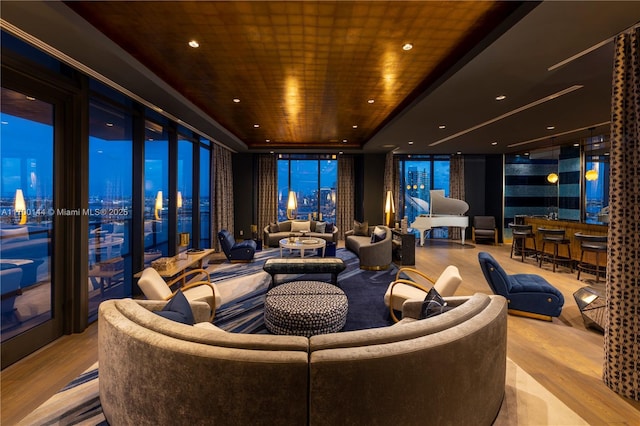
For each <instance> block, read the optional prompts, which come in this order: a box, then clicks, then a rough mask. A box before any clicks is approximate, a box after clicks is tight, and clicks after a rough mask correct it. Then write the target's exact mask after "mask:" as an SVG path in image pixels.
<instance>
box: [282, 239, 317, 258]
mask: <svg viewBox="0 0 640 426" xmlns="http://www.w3.org/2000/svg"><path fill="white" fill-rule="evenodd" d="M279 243H280V257H282V249H283V248H288V249H289V250H300V257H304V251H305V250H315V249H319V248H321V249H322V257H324V248H325V247H326V246H327V242H326V241H325V240H323V239H322V238H304V237H296V238H294V239H293V241H291V240H290V239H289V238H283V239H281V240H280V241H279Z"/></svg>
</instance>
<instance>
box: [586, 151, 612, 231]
mask: <svg viewBox="0 0 640 426" xmlns="http://www.w3.org/2000/svg"><path fill="white" fill-rule="evenodd" d="M585 170H586V172H585V221H586V222H587V223H609V156H608V155H587V156H586V164H585Z"/></svg>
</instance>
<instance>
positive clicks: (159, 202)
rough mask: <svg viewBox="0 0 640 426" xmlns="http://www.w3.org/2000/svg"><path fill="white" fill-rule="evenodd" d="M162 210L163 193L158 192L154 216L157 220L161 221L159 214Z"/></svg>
mask: <svg viewBox="0 0 640 426" xmlns="http://www.w3.org/2000/svg"><path fill="white" fill-rule="evenodd" d="M161 210H162V191H158V195H156V205H155V208H154V214H155V218H156V220H160V214H159V212H160V211H161Z"/></svg>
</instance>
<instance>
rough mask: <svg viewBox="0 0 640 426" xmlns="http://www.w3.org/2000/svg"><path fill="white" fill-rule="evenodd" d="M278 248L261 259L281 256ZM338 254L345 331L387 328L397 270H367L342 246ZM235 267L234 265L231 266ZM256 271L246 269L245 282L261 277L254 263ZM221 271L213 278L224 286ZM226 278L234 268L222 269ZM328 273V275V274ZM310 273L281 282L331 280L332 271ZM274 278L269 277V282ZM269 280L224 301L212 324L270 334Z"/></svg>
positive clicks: (252, 267)
mask: <svg viewBox="0 0 640 426" xmlns="http://www.w3.org/2000/svg"><path fill="white" fill-rule="evenodd" d="M279 254H280V252H279V250H275V253H274V252H273V251H272V253H271V254H269V253H267V254H264V255H263V256H262V257H261V259H260V260H258V262H262V264H264V261H265V260H266V259H268V258H270V257H273V256H276V255H278V256H279ZM336 257H338V258H340V259H342V260H343V261H344V263H345V265H346V266H347V267H346V269H345V270H344V271H343V272H342V273H341V274H340V275H338V286H339V287H340V288H341V289H342V290H343V291H344V292H345V294H346V295H347V300H348V303H349V310H348V312H347V322H346V324H345V327H344V331H350V330H361V329H365V328H375V327H385V326H389V325H391V324H392V321H391V318H390V316H389V308H387V306H386V305H385V304H384V294H385V292H386V291H387V287H388V286H389V283H390V282H391V281H392V280H393V279H394V278H395V276H396V273H397V271H398V269H397V268H396V266H395V265H393V264H392V265H391V266H390V267H389V268H388V269H387V270H384V271H365V270H362V269H360V266H359V261H358V257H357V256H356V255H355V254H354V253H353V252H351V251H349V250H346V249H343V248H340V249H338V250H336ZM230 269H232V268H230ZM251 269H253V271H254V272H253V273H246V272H243V274H244V277H245V281H246V280H249V281H253V282H256V281H258V280H259V278H256V277H255V276H256V275H257V274H259V273H260V272H259V271H257V270H256V268H255V266H254V265H252V266H251ZM218 272H219V271H218V270H217V269H216V271H215V272H214V273H212V274H211V279H212V281H215V280H216V279H217V282H218V286H219V287H221V286H223V284H221V282H223V281H224V280H222V279H221V276H218V277H216V278H214V275H217V274H218ZM222 275H223V276H225V277H226V280H228V279H230V278H231V277H232V271H231V270H229V271H222ZM325 275H326V276H325ZM325 275H323V274H308V275H286V276H284V278H282V277H283V276H282V275H278V280H279V282H280V281H282V280H286V281H292V280H321V281H323V280H328V279H329V278H330V275H329V274H325ZM270 280H271V278H270V277H269V281H268V282H270ZM268 282H267V283H263V284H262V285H260V286H259V287H258V288H255V289H253V291H251V292H249V293H246V294H243V295H241V296H239V297H237V298H236V299H234V300H232V301H229V302H226V303H223V305H222V306H220V307H219V308H218V309H217V310H216V317H215V320H214V321H213V323H214V324H215V325H216V326H218V327H220V328H222V329H223V330H226V331H229V332H232V333H260V334H263V333H268V330H267V329H266V327H265V326H264V320H263V313H264V298H265V295H266V293H267V290H268Z"/></svg>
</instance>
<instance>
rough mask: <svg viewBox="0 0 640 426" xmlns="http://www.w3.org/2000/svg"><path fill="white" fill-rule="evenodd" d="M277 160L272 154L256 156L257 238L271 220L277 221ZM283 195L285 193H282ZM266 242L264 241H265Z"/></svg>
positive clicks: (260, 236)
mask: <svg viewBox="0 0 640 426" xmlns="http://www.w3.org/2000/svg"><path fill="white" fill-rule="evenodd" d="M277 175H278V161H277V159H276V157H275V155H273V154H262V155H260V156H259V157H258V179H257V188H258V238H263V230H264V228H265V227H266V226H267V225H269V223H271V222H277V221H278V186H277V185H278V182H277ZM283 196H284V197H286V196H287V194H283ZM265 243H266V242H265Z"/></svg>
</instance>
